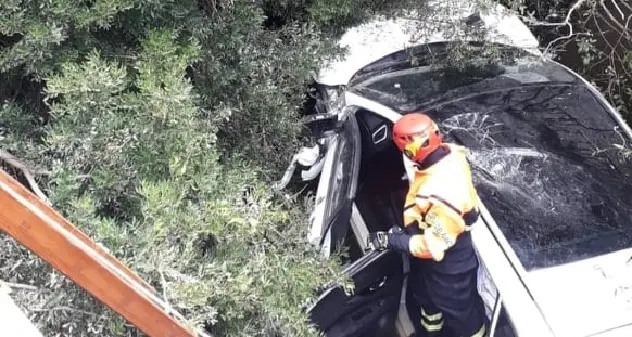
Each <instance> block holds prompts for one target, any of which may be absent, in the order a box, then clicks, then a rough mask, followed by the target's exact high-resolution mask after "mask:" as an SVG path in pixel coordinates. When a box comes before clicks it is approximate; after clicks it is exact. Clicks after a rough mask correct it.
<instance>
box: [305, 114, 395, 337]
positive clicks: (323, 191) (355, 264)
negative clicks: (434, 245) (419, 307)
mask: <svg viewBox="0 0 632 337" xmlns="http://www.w3.org/2000/svg"><path fill="white" fill-rule="evenodd" d="M356 110H357V108H356V107H353V106H344V107H342V109H341V113H340V114H339V115H338V123H337V127H336V128H335V131H334V133H333V135H331V136H329V138H328V139H327V143H326V144H327V146H326V148H327V151H326V154H325V157H324V164H323V167H322V171H321V175H320V180H319V182H318V189H317V192H316V204H315V208H314V212H313V213H312V217H311V219H310V220H311V225H312V227H311V233H310V234H311V235H310V240H311V241H312V242H314V243H316V242H315V241H318V244H320V245H321V247H322V250H323V253H324V254H325V255H329V254H331V253H333V252H335V251H337V250H338V249H339V248H342V247H344V248H346V249H348V251H347V254H348V256H349V258H350V259H349V260H347V263H348V266H347V267H346V268H345V273H346V274H347V276H349V277H350V278H351V279H352V280H353V281H354V290H353V292H352V293H350V294H347V293H345V291H344V288H343V287H342V286H340V285H336V284H333V285H328V286H326V287H324V288H323V289H324V290H323V292H322V293H321V294H320V297H319V298H318V300H317V301H316V303H315V304H314V305H313V306H312V307H311V308H310V309H309V314H310V317H311V319H312V321H313V322H314V323H315V324H316V325H317V326H318V327H319V328H320V329H321V331H324V332H325V333H326V335H327V336H328V337H356V336H358V337H359V336H366V337H372V336H376V337H377V336H384V337H389V336H397V332H396V324H395V322H396V319H397V313H398V310H399V308H400V299H401V293H402V284H403V280H404V272H403V271H404V265H403V260H402V257H401V255H400V254H399V253H396V252H391V251H384V252H365V251H364V250H363V249H362V247H365V244H366V243H365V242H362V241H363V240H365V239H366V236H367V235H366V234H367V233H366V226H365V225H364V224H363V223H362V224H361V226H364V232H361V228H360V227H359V226H357V225H355V224H354V221H358V216H357V215H359V214H358V213H357V208H356V207H355V204H354V198H355V194H356V187H357V184H358V176H359V168H360V157H361V151H362V139H361V135H360V131H359V128H358V123H357V120H356V116H355V112H356Z"/></svg>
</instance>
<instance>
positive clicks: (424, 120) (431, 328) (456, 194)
mask: <svg viewBox="0 0 632 337" xmlns="http://www.w3.org/2000/svg"><path fill="white" fill-rule="evenodd" d="M393 140H394V142H395V144H396V146H397V148H398V149H399V150H400V151H401V152H403V154H404V155H405V156H406V157H407V158H408V159H410V160H411V161H412V162H413V163H414V164H415V170H414V171H415V172H414V180H413V181H412V182H411V183H410V187H409V190H408V194H407V195H406V201H405V205H404V228H403V229H402V228H399V227H397V226H394V227H393V228H392V229H391V230H390V231H388V232H377V233H371V242H370V246H371V247H372V248H373V249H378V250H381V249H396V250H400V251H404V252H406V253H408V254H407V255H408V256H410V257H411V258H410V274H409V288H408V289H409V291H410V292H411V293H412V297H413V298H414V302H416V303H413V304H416V305H417V309H418V312H417V313H414V312H413V313H412V315H411V319H413V323H414V325H415V328H416V331H417V333H416V336H433V337H434V336H446V337H482V336H484V335H485V330H486V326H487V317H486V316H485V310H484V306H483V301H482V299H481V297H480V295H479V293H478V288H477V272H478V264H479V261H478V258H477V256H476V253H475V250H474V247H473V245H472V238H471V236H470V232H469V230H470V227H471V226H472V225H473V224H474V223H475V222H476V220H478V216H479V214H478V195H477V192H476V189H475V187H474V184H473V182H472V176H471V168H470V165H469V163H468V161H467V157H466V151H465V148H463V147H462V146H459V145H456V144H450V143H444V142H443V136H442V134H441V132H440V130H439V128H438V126H437V124H436V123H435V122H434V121H433V120H432V119H431V118H430V117H428V116H427V115H426V114H423V113H410V114H407V115H404V116H403V117H402V118H400V119H399V120H398V121H397V122H396V123H395V125H394V127H393ZM414 316H417V317H418V319H415V318H413V317H414Z"/></svg>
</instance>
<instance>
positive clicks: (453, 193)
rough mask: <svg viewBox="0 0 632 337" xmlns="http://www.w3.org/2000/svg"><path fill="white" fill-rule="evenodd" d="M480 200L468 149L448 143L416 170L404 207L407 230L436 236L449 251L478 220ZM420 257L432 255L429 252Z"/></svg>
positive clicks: (442, 247)
mask: <svg viewBox="0 0 632 337" xmlns="http://www.w3.org/2000/svg"><path fill="white" fill-rule="evenodd" d="M478 203H479V199H478V194H477V192H476V188H475V187H474V183H473V182H472V172H471V168H470V164H469V162H468V161H467V156H466V149H465V148H464V147H463V146H459V145H455V144H447V143H446V144H444V145H443V147H442V148H440V149H438V150H437V151H435V152H434V153H432V154H431V155H430V156H429V157H428V158H427V159H426V160H425V161H424V162H423V163H421V165H417V167H416V169H415V172H414V179H413V181H412V183H411V184H410V187H409V190H408V194H407V195H406V202H405V206H404V225H405V230H406V232H408V234H411V235H415V234H424V235H425V236H427V235H434V236H436V238H438V239H439V240H437V241H438V242H439V243H440V244H441V249H442V250H448V249H449V248H451V247H453V246H454V245H455V244H456V243H457V240H458V239H459V237H460V236H461V234H462V233H464V232H467V231H469V229H470V226H471V225H472V224H474V222H476V220H478V215H479V214H478ZM468 239H470V238H469V235H468ZM470 243H471V239H470ZM417 257H419V258H424V259H429V258H431V256H430V254H429V252H427V253H424V254H423V255H422V256H417Z"/></svg>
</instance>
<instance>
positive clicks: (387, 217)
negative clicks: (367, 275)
mask: <svg viewBox="0 0 632 337" xmlns="http://www.w3.org/2000/svg"><path fill="white" fill-rule="evenodd" d="M356 117H357V120H358V126H359V129H360V134H361V136H362V161H361V166H360V176H359V184H358V190H357V192H356V199H355V201H356V204H357V207H358V209H359V211H360V213H361V214H362V216H363V218H364V221H365V222H366V225H367V227H368V230H369V232H374V231H387V230H389V229H390V228H391V227H392V226H395V225H397V226H402V225H403V223H402V222H403V219H402V214H403V213H402V212H403V208H404V199H405V197H406V192H407V190H408V181H406V180H403V179H402V177H404V176H405V174H406V171H405V169H404V163H403V161H402V155H401V153H400V152H399V151H398V150H397V148H396V147H395V144H394V143H393V141H392V128H393V123H392V122H391V121H390V120H387V119H385V118H383V117H380V116H378V115H377V114H375V113H373V112H371V111H368V110H359V111H358V112H356Z"/></svg>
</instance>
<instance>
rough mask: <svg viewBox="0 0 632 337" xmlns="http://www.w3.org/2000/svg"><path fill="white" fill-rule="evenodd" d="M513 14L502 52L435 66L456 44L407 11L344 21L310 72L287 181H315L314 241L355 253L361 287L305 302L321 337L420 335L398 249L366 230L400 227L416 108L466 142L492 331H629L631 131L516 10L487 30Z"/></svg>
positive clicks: (527, 334)
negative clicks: (478, 204) (302, 133)
mask: <svg viewBox="0 0 632 337" xmlns="http://www.w3.org/2000/svg"><path fill="white" fill-rule="evenodd" d="M479 19H480V20H479V21H481V22H479V24H485V25H489V24H490V22H491V21H490V19H489V17H488V18H485V17H484V16H479ZM506 20H514V21H511V22H513V23H512V24H511V25H508V24H507V25H506V26H507V27H509V28H508V29H509V30H510V32H509V33H508V34H506V35H507V36H511V35H512V33H518V35H519V36H518V37H517V38H514V39H509V40H503V41H500V42H496V47H498V48H502V49H503V51H504V52H503V57H502V58H500V59H499V60H498V61H497V62H495V63H492V64H488V63H486V64H484V65H480V64H479V65H475V64H476V62H477V60H475V59H473V60H472V64H474V66H472V67H470V68H468V69H469V70H468V71H464V70H461V71H459V70H453V71H445V69H443V70H442V69H439V68H436V67H433V66H431V62H432V60H436V59H437V58H441V57H443V56H445V55H447V52H448V49H449V48H450V47H451V43H450V41H446V40H442V39H441V37H437V38H434V40H433V39H430V40H425V41H424V42H423V43H411V42H410V41H411V36H409V35H408V36H407V35H406V34H405V33H403V32H404V30H403V28H402V27H403V23H402V21H397V20H383V21H375V22H372V23H369V24H367V25H365V26H360V27H356V28H354V29H352V30H350V31H349V33H347V34H346V35H345V36H344V37H343V39H342V41H343V42H341V43H342V44H343V45H347V46H349V56H348V57H347V59H346V60H345V61H340V62H337V63H334V64H333V65H329V66H328V67H326V68H325V69H323V71H322V72H321V74H319V75H320V76H319V77H318V78H317V89H318V92H319V95H318V97H317V102H316V103H315V105H314V107H313V109H312V110H311V111H310V114H309V115H308V116H307V117H306V125H307V126H308V127H309V128H310V130H311V131H312V134H313V138H314V147H306V148H304V149H303V150H302V151H301V153H300V154H298V155H297V156H295V158H294V161H293V165H292V167H291V169H290V170H289V171H288V175H287V177H286V178H289V177H290V175H291V173H292V172H293V170H294V169H295V168H298V170H296V171H297V172H300V175H301V179H302V180H304V181H308V180H314V181H318V186H317V191H316V206H315V209H314V212H313V214H312V217H311V226H312V227H311V234H310V238H309V239H310V241H311V242H313V243H314V244H317V245H320V246H321V247H322V250H323V253H324V254H325V255H328V254H330V253H331V252H333V251H334V250H335V249H337V248H338V247H340V246H345V247H347V248H348V249H349V251H350V257H351V260H350V261H348V267H347V268H346V272H347V273H348V274H349V275H350V276H351V277H352V278H353V279H354V281H355V286H356V289H355V291H354V293H353V294H351V295H349V294H345V293H344V291H343V289H342V288H341V287H339V286H337V285H331V286H329V287H328V288H326V289H325V290H324V291H323V292H322V293H321V296H320V298H319V299H318V301H317V302H316V303H315V304H314V305H313V306H312V307H311V308H310V314H311V317H312V320H313V321H314V322H315V323H316V324H317V325H318V326H319V327H320V328H321V329H322V330H323V331H325V332H326V334H327V336H330V337H333V336H336V337H353V336H410V335H411V334H412V332H413V331H412V327H411V326H410V322H409V320H408V315H407V312H406V294H407V292H406V288H407V282H406V280H407V260H406V258H404V257H403V256H402V255H401V254H399V253H396V252H392V251H384V252H379V253H378V252H373V251H370V250H367V249H366V242H367V237H368V233H369V232H374V231H384V230H388V229H389V228H390V227H391V226H392V225H393V224H400V225H401V222H402V210H403V204H404V196H405V194H406V191H407V188H408V176H409V175H410V173H411V171H410V167H409V166H408V163H407V162H406V161H405V160H404V158H403V157H402V155H401V154H400V153H399V152H398V151H397V149H396V148H395V146H394V144H393V142H392V139H391V132H392V130H391V128H392V125H393V122H394V121H395V120H397V119H398V118H399V116H401V115H402V114H405V113H407V112H412V111H424V112H426V113H428V114H429V115H431V116H432V117H433V118H434V119H435V120H437V121H438V122H439V123H440V127H441V129H442V130H443V132H444V133H445V134H446V137H447V141H449V142H455V143H459V144H462V145H464V146H466V147H467V148H468V150H469V157H470V161H471V163H472V166H473V170H474V171H473V173H474V180H475V183H476V186H477V188H478V191H479V195H480V198H481V201H482V205H483V207H482V209H481V213H482V214H481V215H482V217H481V219H480V220H479V221H478V223H477V224H476V225H475V226H474V228H473V230H472V231H473V232H472V235H473V240H474V243H475V246H476V249H477V252H478V254H479V257H480V260H481V267H480V273H479V274H480V278H479V283H480V284H479V291H480V293H481V295H482V296H483V298H484V300H485V302H486V306H487V310H488V315H489V317H490V320H491V321H492V328H491V332H490V335H493V336H519V337H533V336H537V337H547V336H558V337H587V336H600V337H610V336H628V337H629V336H632V261H631V257H632V231H631V230H630V229H631V226H632V208H631V207H630V206H629V205H632V166H631V165H630V161H629V159H627V158H628V156H629V154H628V153H627V151H628V150H627V144H628V143H629V142H631V141H632V132H631V131H630V128H629V127H628V126H627V125H626V124H625V123H624V122H623V120H622V119H621V117H620V115H619V114H618V113H617V112H616V111H615V109H613V107H612V106H611V105H609V104H608V102H607V101H606V100H605V99H604V98H603V97H602V95H601V94H600V93H599V92H598V91H597V90H595V89H594V88H593V87H592V86H591V85H590V84H589V83H587V82H586V81H585V80H584V79H582V78H581V77H580V76H578V75H577V74H575V73H573V72H572V71H570V70H569V69H568V68H566V67H564V66H562V65H560V64H558V63H556V62H554V61H550V60H546V59H545V58H543V57H542V55H541V54H540V53H539V52H538V51H537V41H535V39H534V38H533V36H531V35H530V33H528V29H527V28H526V27H525V26H524V25H521V24H520V23H519V21H518V20H517V18H508V19H502V20H495V21H494V20H492V21H493V22H492V23H491V24H495V25H496V27H500V26H502V25H503V24H506V23H507V21H506ZM363 27H364V28H363ZM366 27H371V29H366ZM501 28H502V27H501ZM520 34H522V35H520ZM513 36H514V37H515V36H516V34H514V35H513ZM519 40H520V41H519ZM345 41H346V42H345ZM487 43H491V42H487ZM469 48H471V50H476V49H477V48H483V47H482V46H481V43H477V42H476V41H472V42H471V43H469ZM411 56H413V57H412V58H411ZM411 59H414V60H415V61H414V62H412V61H411ZM285 183H287V179H285V181H284V182H283V183H282V184H281V185H280V186H283V185H284V184H285Z"/></svg>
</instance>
